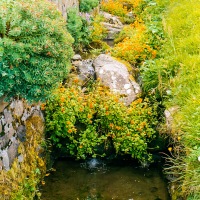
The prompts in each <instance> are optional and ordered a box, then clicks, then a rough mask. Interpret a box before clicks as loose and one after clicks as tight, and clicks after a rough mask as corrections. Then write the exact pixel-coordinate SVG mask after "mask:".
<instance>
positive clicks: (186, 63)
mask: <svg viewBox="0 0 200 200" xmlns="http://www.w3.org/2000/svg"><path fill="white" fill-rule="evenodd" d="M165 19H166V20H165V23H164V24H165V31H166V33H167V37H168V43H166V44H165V47H164V48H163V49H164V51H165V52H164V59H165V60H167V61H168V62H167V70H169V71H171V70H172V68H173V70H174V69H176V70H175V71H176V73H175V74H176V75H175V76H174V77H173V78H171V79H170V85H169V86H168V88H170V90H171V91H172V97H171V98H169V100H168V101H166V105H167V106H168V107H171V106H177V105H178V106H179V111H178V112H177V113H176V114H175V115H174V124H173V129H172V133H171V134H172V135H171V136H172V138H173V141H175V143H174V148H175V149H174V152H173V153H174V154H175V155H176V156H177V158H176V159H175V160H173V161H172V162H173V164H174V165H173V167H172V168H170V171H171V172H172V173H174V174H175V175H176V178H177V180H178V183H179V187H178V190H176V191H174V193H177V194H176V195H177V196H179V195H181V196H184V197H185V199H195V200H197V199H200V162H199V161H198V157H199V156H200V54H199V51H200V23H199V19H200V1H199V0H189V1H188V0H171V1H170V4H169V7H168V12H167V13H166V16H165ZM178 174H179V175H178ZM176 195H174V197H173V199H177V198H178V197H177V196H176Z"/></svg>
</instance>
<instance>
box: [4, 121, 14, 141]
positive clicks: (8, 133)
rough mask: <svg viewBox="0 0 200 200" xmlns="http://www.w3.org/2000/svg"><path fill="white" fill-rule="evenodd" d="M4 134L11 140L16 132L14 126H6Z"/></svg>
mask: <svg viewBox="0 0 200 200" xmlns="http://www.w3.org/2000/svg"><path fill="white" fill-rule="evenodd" d="M4 132H5V135H6V137H7V138H9V139H10V138H11V137H12V136H13V135H14V134H15V130H14V128H13V126H12V124H6V125H5V126H4Z"/></svg>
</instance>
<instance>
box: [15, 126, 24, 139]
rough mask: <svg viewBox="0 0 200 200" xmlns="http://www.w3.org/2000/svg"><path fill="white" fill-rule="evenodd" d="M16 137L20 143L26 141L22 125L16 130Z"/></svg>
mask: <svg viewBox="0 0 200 200" xmlns="http://www.w3.org/2000/svg"><path fill="white" fill-rule="evenodd" d="M17 137H18V138H19V140H20V141H21V142H25V141H26V127H25V126H23V125H20V126H19V127H18V129H17Z"/></svg>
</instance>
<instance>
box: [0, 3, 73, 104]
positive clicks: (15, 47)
mask: <svg viewBox="0 0 200 200" xmlns="http://www.w3.org/2000/svg"><path fill="white" fill-rule="evenodd" d="M0 7H1V8H4V9H1V10H0V80H1V82H0V97H1V96H4V95H5V96H7V97H8V98H9V97H16V96H19V97H23V98H25V99H28V100H30V101H33V100H34V101H38V100H43V99H45V98H46V97H47V96H48V95H49V94H50V93H51V90H52V88H54V87H56V85H58V83H60V82H61V81H62V80H63V78H64V77H66V75H67V72H68V68H69V65H70V63H69V61H70V58H71V57H72V54H73V52H72V48H71V45H72V42H73V39H72V37H71V36H70V35H69V33H67V31H66V28H65V21H64V20H63V18H62V16H61V14H60V12H58V11H57V10H56V9H55V7H54V5H52V4H51V3H49V2H47V1H42V0H38V1H34V0H27V1H23V0H18V1H14V0H3V1H0Z"/></svg>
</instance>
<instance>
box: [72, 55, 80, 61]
mask: <svg viewBox="0 0 200 200" xmlns="http://www.w3.org/2000/svg"><path fill="white" fill-rule="evenodd" d="M72 60H73V61H75V60H82V57H81V55H79V54H75V55H74V56H73V58H72Z"/></svg>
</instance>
